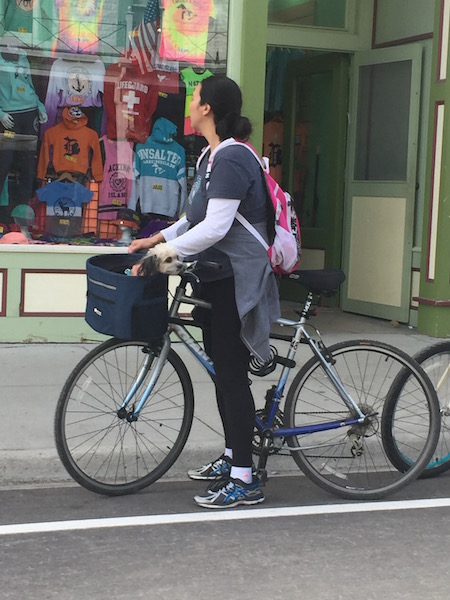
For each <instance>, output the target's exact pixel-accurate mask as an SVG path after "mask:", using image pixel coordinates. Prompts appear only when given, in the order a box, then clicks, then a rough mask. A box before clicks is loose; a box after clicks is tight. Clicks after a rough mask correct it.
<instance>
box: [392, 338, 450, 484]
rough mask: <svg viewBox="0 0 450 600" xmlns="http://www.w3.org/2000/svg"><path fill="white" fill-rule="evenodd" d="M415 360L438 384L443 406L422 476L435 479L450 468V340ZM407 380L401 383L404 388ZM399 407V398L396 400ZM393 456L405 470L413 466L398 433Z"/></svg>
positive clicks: (425, 351) (408, 451)
mask: <svg viewBox="0 0 450 600" xmlns="http://www.w3.org/2000/svg"><path fill="white" fill-rule="evenodd" d="M414 359H415V360H416V361H417V362H418V363H419V364H420V365H421V366H422V368H423V369H424V371H425V373H426V374H427V375H428V377H429V378H430V379H431V383H432V384H433V385H434V387H435V389H436V392H437V395H438V398H439V403H440V407H441V428H440V434H439V441H438V443H437V446H436V449H435V451H434V453H433V456H432V457H431V460H430V462H429V463H428V465H427V467H426V469H425V470H424V471H423V472H422V474H421V475H420V477H435V476H436V475H440V474H441V473H444V472H445V471H447V470H448V469H450V340H446V341H444V342H439V343H438V344H433V345H432V346H428V347H427V348H424V349H423V350H421V351H420V352H419V353H418V354H416V355H415V356H414ZM403 384H404V381H403V380H402V381H399V382H398V383H397V385H399V386H401V385H403ZM392 402H393V407H392V408H393V409H394V408H395V396H394V397H393V398H392ZM389 453H390V458H391V460H392V462H393V463H394V464H395V465H396V467H397V468H398V469H400V470H401V471H405V470H407V469H408V468H409V466H410V464H411V457H410V449H409V448H408V447H407V446H406V447H405V446H402V445H401V443H400V441H398V440H397V439H396V436H395V434H393V435H392V436H390V437H389Z"/></svg>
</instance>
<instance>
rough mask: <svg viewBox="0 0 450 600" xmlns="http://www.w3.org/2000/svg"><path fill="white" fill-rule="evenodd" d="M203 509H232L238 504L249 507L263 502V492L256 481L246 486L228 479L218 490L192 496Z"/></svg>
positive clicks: (237, 480)
mask: <svg viewBox="0 0 450 600" xmlns="http://www.w3.org/2000/svg"><path fill="white" fill-rule="evenodd" d="M194 500H195V502H197V504H198V505H199V506H202V507H203V508H234V507H235V506H239V505H240V504H245V505H251V504H259V503H260V502H264V492H263V491H262V488H261V484H260V483H259V481H258V480H257V479H256V480H254V481H253V482H252V483H250V484H246V483H244V482H243V481H241V480H240V479H229V480H228V482H227V483H225V484H224V485H223V487H221V488H220V489H218V490H211V489H210V490H207V492H206V494H205V495H204V496H194Z"/></svg>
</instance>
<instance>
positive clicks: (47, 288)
mask: <svg viewBox="0 0 450 600" xmlns="http://www.w3.org/2000/svg"><path fill="white" fill-rule="evenodd" d="M270 1H272V0H230V1H229V13H228V15H227V16H228V22H227V30H226V31H225V32H223V31H222V32H219V33H220V35H222V36H223V35H225V38H226V41H227V45H226V46H225V48H226V51H225V60H224V54H223V53H222V51H220V52H218V53H216V55H215V58H216V59H218V61H217V62H218V63H219V67H218V69H217V70H218V72H221V71H222V72H223V71H224V70H226V72H227V73H228V74H229V75H230V76H231V77H233V78H234V79H235V80H236V81H238V82H239V83H240V85H241V87H242V90H243V94H244V112H245V113H246V114H247V115H248V116H249V117H250V118H251V119H252V122H253V125H254V135H253V139H252V141H253V143H254V145H255V146H256V147H262V136H263V115H264V85H265V74H264V72H265V59H266V49H267V47H276V46H279V47H287V48H302V49H307V50H314V51H321V52H325V53H326V52H331V53H335V52H339V53H344V54H348V55H349V57H351V56H353V55H354V54H355V53H358V52H364V51H369V50H373V51H375V52H376V50H377V48H380V49H382V48H385V47H389V46H390V45H396V44H402V45H403V44H414V45H419V46H420V47H421V48H422V50H423V69H422V85H421V90H420V94H421V102H420V107H421V108H420V111H421V112H420V129H419V143H418V162H417V174H418V183H419V185H418V190H417V196H416V206H415V214H416V218H415V221H414V233H413V239H414V243H413V245H412V248H411V254H412V260H411V264H412V270H411V279H410V284H411V294H410V295H411V307H410V308H411V311H410V318H409V321H410V323H412V324H415V323H416V322H417V315H419V319H418V320H419V328H421V329H422V330H424V331H427V332H428V333H432V334H433V335H438V336H448V335H450V331H449V329H450V328H449V324H448V317H445V315H444V316H443V313H444V312H445V314H447V315H448V311H449V310H450V308H448V307H447V308H445V299H446V298H447V299H448V298H450V292H449V290H448V283H449V279H448V248H447V247H445V244H444V239H446V240H448V239H450V238H449V235H448V233H449V232H444V233H446V235H445V238H444V236H443V235H442V234H441V232H442V231H443V227H444V225H443V223H444V222H445V219H443V218H440V219H439V226H437V222H436V221H435V222H434V224H433V225H430V224H429V215H431V216H432V215H436V214H439V215H440V217H442V215H443V212H442V209H441V212H440V213H439V211H437V210H436V207H435V210H434V212H433V210H432V209H431V208H430V206H429V204H430V203H429V190H430V185H431V177H432V169H433V168H434V169H435V170H436V168H435V166H434V167H433V165H435V163H434V162H433V161H432V155H433V146H432V142H431V140H430V137H432V134H433V132H434V131H435V121H436V119H435V118H434V115H435V107H442V105H443V103H444V101H445V97H446V85H445V81H446V80H445V79H443V80H442V81H439V82H438V83H435V82H434V81H430V78H432V77H433V76H432V75H430V73H431V72H432V71H433V70H434V71H435V66H436V65H437V62H438V59H439V57H438V55H437V50H436V45H434V46H433V39H431V37H430V35H429V34H430V33H431V32H430V31H428V29H427V27H425V28H422V30H421V29H420V25H421V24H424V23H425V24H427V23H428V22H429V15H430V10H431V11H433V10H435V11H436V18H435V21H434V23H433V34H434V39H436V36H437V35H438V32H439V31H440V28H441V23H442V21H441V17H440V15H441V14H446V13H445V10H441V8H442V6H444V5H445V9H446V10H447V14H448V6H447V4H448V2H446V1H444V0H442V2H441V0H427V2H425V3H423V2H421V5H420V6H419V7H418V6H416V5H417V2H414V10H413V11H411V4H410V3H408V2H397V3H395V6H396V10H397V11H400V14H397V15H395V18H393V15H392V14H391V12H390V11H391V10H392V3H389V2H386V1H382V0H378V1H375V2H372V1H368V2H364V3H360V2H357V1H355V0H347V4H346V10H347V13H346V14H347V22H346V27H345V28H343V29H340V30H334V29H327V28H322V27H311V26H308V27H305V26H297V25H294V26H293V25H290V26H286V25H284V24H270V23H269V25H268V24H267V14H268V9H269V4H270ZM137 4H140V5H141V6H140V7H139V6H137V7H136V5H137ZM217 4H219V2H218V0H216V5H217ZM285 4H286V3H285ZM288 4H289V3H288ZM290 4H294V3H293V2H291V3H290ZM298 4H301V3H298ZM325 4H326V2H323V1H322V2H321V5H322V6H321V9H322V11H323V10H324V9H323V6H324V5H325ZM406 4H408V6H406ZM125 5H126V6H125ZM143 5H146V1H145V0H143V1H141V2H140V3H139V2H136V3H134V4H133V7H132V8H133V10H134V17H133V14H132V13H129V12H128V14H127V10H128V6H129V3H127V2H123V1H122V0H120V2H117V3H115V2H114V3H105V7H104V8H105V12H104V15H105V20H104V23H108V24H115V25H114V27H115V28H116V31H115V32H111V27H112V25H111V27H110V30H109V36H110V37H109V39H112V38H113V39H114V40H115V41H114V43H113V44H110V42H109V41H108V42H107V45H108V55H109V59H108V60H109V62H110V63H113V62H116V61H117V60H118V59H119V58H120V56H121V53H124V52H125V49H126V46H127V36H126V32H127V31H130V30H131V29H132V28H133V26H135V25H136V19H138V17H139V15H141V16H142V15H143V10H144V8H145V7H144V6H143ZM425 5H426V7H425ZM441 5H442V6H441ZM374 8H375V12H374ZM424 10H425V12H423V11H424ZM139 11H140V12H139ZM322 14H323V13H322ZM374 15H375V20H374ZM106 16H107V17H108V21H106ZM133 18H134V21H133ZM210 23H211V21H210ZM374 23H375V24H376V29H374ZM41 25H42V23H41ZM108 26H109V25H108ZM105 27H106V25H104V28H105ZM37 31H38V32H39V30H37ZM423 34H428V35H423ZM33 35H34V30H33ZM36 35H40V36H41V37H40V38H39V39H40V40H41V39H42V33H36ZM447 35H448V31H447ZM0 43H1V41H0ZM39 43H40V44H41V47H42V48H43V47H44V45H45V44H47V47H48V49H47V50H46V52H47V55H46V57H47V60H48V61H49V63H51V62H52V60H53V61H54V60H55V59H54V58H51V57H50V58H49V56H48V52H49V51H50V50H51V44H50V41H49V40H44V41H40V42H39ZM222 48H223V46H221V47H220V49H222ZM433 48H434V50H433V52H434V55H433V56H432V49H433ZM445 51H446V52H448V45H447V46H446V47H445ZM106 55H107V53H106V50H105V56H106ZM432 61H433V67H432V68H430V65H431V64H432ZM183 66H187V63H186V64H183ZM47 76H48V73H47ZM350 77H352V74H351V71H350ZM438 85H440V87H437V86H438ZM36 87H37V88H39V89H41V87H42V89H43V86H42V83H40V84H39V85H37V86H36ZM430 89H431V91H432V94H434V95H433V100H432V102H431V104H430ZM42 94H43V96H44V97H45V89H44V91H43V92H42ZM431 105H432V110H431V111H430V106H431ZM436 111H437V112H439V111H440V112H439V114H440V115H441V116H442V114H443V113H442V108H441V109H439V110H438V108H437V109H436ZM429 132H431V133H430V135H429ZM181 141H182V144H185V146H186V165H187V167H189V166H191V170H190V172H189V173H192V165H191V163H192V162H193V161H194V157H195V153H196V150H197V148H196V145H195V144H192V143H186V140H185V139H183V140H181ZM187 141H189V140H187ZM194 141H197V140H194ZM442 147H443V149H445V148H446V143H445V136H444V142H443V144H442ZM443 156H444V155H443ZM188 157H189V158H188ZM189 161H190V162H189ZM435 170H434V171H433V174H434V175H435ZM189 173H188V174H189ZM435 179H436V177H435V178H434V180H433V181H435ZM422 182H425V183H424V184H423V185H421V183H422ZM92 187H93V188H95V185H93V186H92ZM440 189H441V195H442V194H443V186H442V185H441V188H440ZM427 190H428V191H427ZM94 192H95V189H94ZM442 197H443V196H442ZM438 205H439V204H438ZM444 208H445V204H444ZM447 213H448V209H447ZM83 218H87V217H84V216H83ZM430 218H431V217H430ZM447 221H449V219H448V218H447ZM103 227H104V226H103ZM343 227H344V226H343ZM436 228H437V230H438V231H439V236H436V233H435V232H436ZM107 231H110V229H108V230H107ZM115 231H116V234H117V229H116V230H115ZM429 231H433V232H434V238H433V240H434V242H435V244H436V246H435V249H434V254H433V257H434V262H433V265H435V268H436V275H435V279H434V282H433V281H430V278H429V276H428V275H426V273H429V270H428V271H426V270H424V265H428V263H427V262H424V261H426V260H428V259H425V258H424V253H423V252H422V248H423V247H425V246H427V247H428V246H429V245H430V242H429V238H428V232H429ZM443 238H444V239H443ZM110 251H111V252H125V251H126V247H124V246H117V245H114V246H110V247H108V246H105V247H102V248H100V247H99V246H90V245H85V246H83V247H74V246H65V247H62V246H60V247H59V248H58V247H57V246H56V245H51V244H49V245H48V246H46V247H45V250H44V249H43V248H39V247H33V248H32V247H31V246H27V247H25V246H20V247H19V246H12V245H11V246H10V245H6V244H5V245H2V246H0V259H1V261H0V302H1V304H0V331H1V334H0V341H3V342H13V341H30V342H33V341H60V342H64V341H82V340H85V339H91V340H96V339H101V336H100V335H99V334H95V332H93V331H92V330H91V329H90V328H89V327H88V326H87V325H86V324H85V323H84V320H83V317H82V312H83V309H84V302H85V290H86V287H85V283H84V269H85V262H86V259H87V258H88V257H89V256H91V255H92V254H97V253H99V252H110ZM316 255H317V253H315V252H314V251H311V252H309V251H308V248H306V249H305V251H304V263H303V264H304V267H305V268H308V266H310V265H312V266H315V260H316ZM427 256H429V254H427ZM436 283H437V284H438V285H435V287H434V288H433V287H432V286H433V285H434V284H436ZM443 287H444V289H442V288H443ZM433 290H434V291H433ZM421 297H422V299H421ZM430 300H431V302H430ZM435 301H436V302H435ZM443 301H444V302H443ZM438 307H439V316H437V315H436V311H437V310H438ZM441 307H443V308H442V310H441ZM387 318H388V317H387Z"/></svg>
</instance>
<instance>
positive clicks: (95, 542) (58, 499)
mask: <svg viewBox="0 0 450 600" xmlns="http://www.w3.org/2000/svg"><path fill="white" fill-rule="evenodd" d="M203 486H204V484H202V483H199V482H193V481H189V480H179V481H170V480H166V481H160V482H158V483H156V484H154V485H153V486H151V487H150V488H148V489H147V490H143V491H142V492H140V493H139V494H136V495H133V496H123V497H119V498H106V497H102V496H97V495H95V494H92V493H90V492H88V491H86V490H84V489H83V488H80V487H78V486H73V485H66V486H64V487H56V486H55V487H32V486H28V487H17V488H15V489H12V488H5V489H2V490H0V495H1V499H2V502H1V506H2V508H1V516H0V543H1V555H0V556H1V559H0V561H1V570H0V577H1V581H2V585H1V592H0V598H2V600H6V599H14V600H44V599H53V598H55V599H56V598H57V599H58V600H75V599H77V600H84V599H86V600H91V599H99V600H103V599H104V600H106V599H108V600H111V599H113V600H115V599H117V600H119V599H120V600H121V599H125V598H126V599H133V600H134V599H138V598H145V599H149V600H160V599H161V600H169V599H177V600H185V599H186V600H193V599H195V600H214V599H218V600H219V599H220V600H222V599H225V598H227V599H228V598H234V597H236V596H237V597H239V598H263V599H266V598H267V599H268V598H271V599H281V598H283V599H284V598H286V597H288V598H292V599H297V598H302V599H303V598H304V599H306V598H307V599H311V600H347V599H349V600H350V599H352V600H354V599H355V598H363V599H365V600H384V599H389V600H397V599H408V600H409V599H414V600H416V599H420V600H422V599H423V600H441V599H442V600H444V599H446V600H447V599H448V597H449V589H450V581H449V579H450V578H449V573H448V551H449V547H450V544H449V542H450V526H449V523H450V519H449V517H450V473H449V474H447V475H443V476H441V477H439V478H437V479H432V480H422V481H417V482H414V483H413V484H412V485H410V486H409V487H408V488H407V489H406V490H404V491H402V492H400V493H399V494H396V495H394V496H392V497H390V498H389V499H386V501H383V502H377V503H363V504H359V503H347V502H346V501H343V500H340V499H338V498H335V497H333V496H330V495H329V494H328V493H326V492H323V491H321V490H320V489H319V488H317V487H316V486H314V484H312V483H311V482H309V481H308V480H307V479H305V477H303V476H288V477H285V476H283V477H272V478H271V479H270V480H269V482H268V484H267V486H266V502H265V503H264V504H261V505H258V506H257V507H249V508H244V509H242V510H240V509H230V510H227V511H211V510H210V511H205V510H203V509H198V508H197V507H196V506H195V505H194V502H193V500H192V497H193V496H194V495H195V493H197V492H198V491H202V490H203ZM360 511H363V512H360Z"/></svg>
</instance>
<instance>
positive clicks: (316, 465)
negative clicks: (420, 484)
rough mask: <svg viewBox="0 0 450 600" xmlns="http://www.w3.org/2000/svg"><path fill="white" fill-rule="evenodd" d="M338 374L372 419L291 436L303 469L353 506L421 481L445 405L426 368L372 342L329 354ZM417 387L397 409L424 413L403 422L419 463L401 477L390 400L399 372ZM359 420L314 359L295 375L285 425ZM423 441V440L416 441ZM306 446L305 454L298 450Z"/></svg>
mask: <svg viewBox="0 0 450 600" xmlns="http://www.w3.org/2000/svg"><path fill="white" fill-rule="evenodd" d="M328 351H329V352H330V354H331V356H332V357H333V360H334V361H336V362H335V364H334V366H333V369H334V370H335V372H336V373H338V375H339V377H340V379H341V381H342V382H343V384H344V386H345V388H346V390H347V392H348V393H349V394H350V396H351V397H352V398H353V399H354V400H355V401H356V402H357V404H358V405H359V407H360V409H362V410H363V412H364V413H365V414H370V415H372V416H371V417H369V418H368V419H367V422H366V423H364V424H356V425H353V426H340V427H339V428H336V429H332V430H326V431H322V432H315V433H312V434H305V435H301V436H291V437H288V438H287V440H286V441H287V444H288V447H289V448H290V452H291V454H292V456H293V458H294V460H295V462H296V463H297V465H298V466H299V467H300V469H301V470H302V471H303V472H304V473H305V475H307V476H308V477H309V478H310V479H311V480H312V481H314V482H315V483H316V484H317V485H319V486H320V487H321V488H323V489H325V490H327V491H329V492H331V493H333V494H335V495H338V496H340V497H342V498H347V499H359V500H362V499H365V500H377V499H380V498H384V497H385V496H387V495H389V494H392V493H394V492H397V491H399V490H401V489H402V488H403V487H404V486H406V485H407V484H408V483H409V482H411V481H413V480H414V479H415V478H417V477H418V475H420V473H421V471H422V470H423V469H424V468H425V467H426V465H427V464H428V461H429V459H430V457H431V455H432V453H433V450H434V448H435V446H436V443H437V438H438V435H439V419H440V415H439V402H438V399H437V396H436V392H435V390H434V388H433V386H432V384H431V382H430V380H429V379H428V377H427V376H426V374H425V372H424V371H423V369H421V367H420V366H419V365H418V364H417V363H415V361H413V360H412V359H411V357H409V356H408V355H407V354H405V353H403V352H402V351H400V350H398V349H397V348H394V347H392V346H389V345H387V344H384V343H380V342H376V341H370V340H355V341H347V342H341V343H339V344H335V345H334V346H331V347H330V348H328ZM401 372H407V373H408V374H409V375H410V380H409V383H408V385H407V386H405V388H404V389H403V390H402V392H403V395H402V397H401V398H399V399H398V400H397V408H398V410H399V411H400V408H402V409H409V410H410V411H411V410H413V409H414V410H416V411H419V409H420V411H421V413H420V416H418V417H416V418H415V419H414V422H411V419H410V417H411V415H410V413H408V414H406V413H405V414H400V412H398V413H397V415H396V417H398V418H400V417H403V426H404V428H405V436H406V435H408V436H410V435H413V436H414V439H415V444H416V446H417V448H416V456H415V461H414V463H413V464H411V465H410V467H409V469H408V470H407V471H404V472H402V471H399V470H397V469H396V468H395V467H394V465H392V463H391V461H390V460H389V458H388V456H387V453H386V449H385V441H384V439H383V433H382V431H384V430H385V429H386V425H385V423H383V421H386V420H387V419H388V416H387V413H386V411H385V402H386V398H387V397H388V395H389V394H390V388H391V387H392V384H393V382H394V381H395V379H396V377H398V373H401ZM350 417H351V414H350V411H349V410H348V409H347V407H346V406H345V404H344V403H343V401H342V399H341V398H340V396H339V395H338V393H337V392H336V390H335V388H334V386H333V385H332V383H331V381H330V379H329V378H328V376H327V375H326V372H325V370H324V368H323V367H322V365H321V363H320V361H319V359H318V358H317V357H313V358H312V359H310V360H309V361H308V362H307V363H306V364H305V365H304V367H303V368H302V369H301V370H300V371H299V373H298V374H297V375H296V376H295V378H294V380H293V382H292V384H291V386H290V388H289V391H288V395H287V399H286V407H285V426H286V427H289V428H291V427H297V426H300V425H307V424H311V423H320V422H322V423H323V422H329V421H341V420H342V421H343V420H344V419H346V418H347V419H348V418H350ZM416 438H417V439H416ZM296 447H300V448H301V450H293V449H292V448H296Z"/></svg>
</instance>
